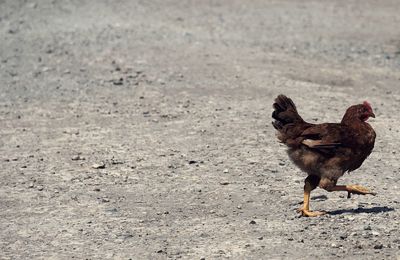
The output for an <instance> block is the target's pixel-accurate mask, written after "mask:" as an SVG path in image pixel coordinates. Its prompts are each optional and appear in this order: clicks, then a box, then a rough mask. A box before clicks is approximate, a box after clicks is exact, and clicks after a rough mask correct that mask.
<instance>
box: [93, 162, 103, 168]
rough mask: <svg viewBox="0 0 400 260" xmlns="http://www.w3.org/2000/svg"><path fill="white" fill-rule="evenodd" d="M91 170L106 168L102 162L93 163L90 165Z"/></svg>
mask: <svg viewBox="0 0 400 260" xmlns="http://www.w3.org/2000/svg"><path fill="white" fill-rule="evenodd" d="M92 168H93V169H104V168H106V165H105V164H104V163H103V162H101V163H95V164H93V165H92Z"/></svg>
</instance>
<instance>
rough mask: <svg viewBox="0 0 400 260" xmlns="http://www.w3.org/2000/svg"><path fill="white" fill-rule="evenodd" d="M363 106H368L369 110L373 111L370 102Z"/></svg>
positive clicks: (365, 102)
mask: <svg viewBox="0 0 400 260" xmlns="http://www.w3.org/2000/svg"><path fill="white" fill-rule="evenodd" d="M363 105H364V106H366V107H367V108H368V109H369V110H371V111H372V107H371V104H370V103H369V102H368V101H364V103H363Z"/></svg>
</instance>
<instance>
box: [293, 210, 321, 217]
mask: <svg viewBox="0 0 400 260" xmlns="http://www.w3.org/2000/svg"><path fill="white" fill-rule="evenodd" d="M297 212H300V213H301V216H303V217H318V216H322V215H325V214H326V212H324V211H310V210H307V209H305V208H299V209H298V210H297Z"/></svg>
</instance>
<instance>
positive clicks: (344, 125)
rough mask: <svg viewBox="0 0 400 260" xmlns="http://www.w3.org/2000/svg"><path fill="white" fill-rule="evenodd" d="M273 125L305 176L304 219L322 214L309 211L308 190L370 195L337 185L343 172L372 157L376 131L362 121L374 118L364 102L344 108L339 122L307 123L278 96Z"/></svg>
mask: <svg viewBox="0 0 400 260" xmlns="http://www.w3.org/2000/svg"><path fill="white" fill-rule="evenodd" d="M273 107H274V112H273V114H272V117H273V118H274V119H275V121H274V122H273V123H272V124H273V126H274V127H275V129H277V131H278V139H279V140H280V141H281V142H282V143H285V144H286V145H287V146H288V155H289V157H290V159H291V160H292V161H293V162H294V163H295V164H296V165H297V166H298V167H299V168H300V169H301V170H303V171H304V172H306V173H307V174H308V177H307V178H306V180H305V186H304V207H303V208H302V209H301V210H300V211H301V212H302V214H303V215H304V216H318V215H321V214H323V213H322V212H312V211H310V210H309V196H310V192H311V190H313V189H315V188H316V187H317V186H319V187H321V188H323V189H326V190H327V191H338V190H343V191H348V192H349V195H350V193H356V194H373V193H372V192H370V191H369V190H368V189H366V188H364V187H361V186H356V185H349V186H337V185H336V183H337V181H338V179H339V178H340V177H341V176H342V175H343V174H344V173H345V172H350V171H354V170H355V169H357V168H359V167H360V166H361V164H362V163H363V162H364V160H365V159H366V158H367V157H368V156H369V155H370V154H371V152H372V149H373V148H374V143H375V136H376V135H375V131H374V130H373V129H372V127H371V126H370V125H369V124H368V123H367V122H365V121H366V120H367V119H368V118H369V117H375V115H374V113H373V112H372V108H371V106H370V105H369V104H368V103H367V102H364V103H363V104H360V105H355V106H351V107H350V108H348V109H347V111H346V113H345V115H344V117H343V119H342V121H341V122H340V123H324V124H310V123H307V122H305V121H304V120H303V119H302V118H301V116H300V115H299V114H298V112H297V109H296V106H295V105H294V103H293V101H292V100H291V99H290V98H288V97H286V96H284V95H279V96H278V97H277V98H276V99H275V103H274V105H273Z"/></svg>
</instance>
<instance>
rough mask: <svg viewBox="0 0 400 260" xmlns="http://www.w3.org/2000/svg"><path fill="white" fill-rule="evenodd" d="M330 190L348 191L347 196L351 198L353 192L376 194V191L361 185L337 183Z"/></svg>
mask: <svg viewBox="0 0 400 260" xmlns="http://www.w3.org/2000/svg"><path fill="white" fill-rule="evenodd" d="M330 191H347V192H348V195H347V197H348V198H350V196H351V194H352V193H353V194H360V195H367V194H370V195H374V196H375V195H376V193H375V192H372V191H370V190H369V189H367V188H365V187H363V186H360V185H337V186H335V187H333V188H332V189H331V190H330Z"/></svg>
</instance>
